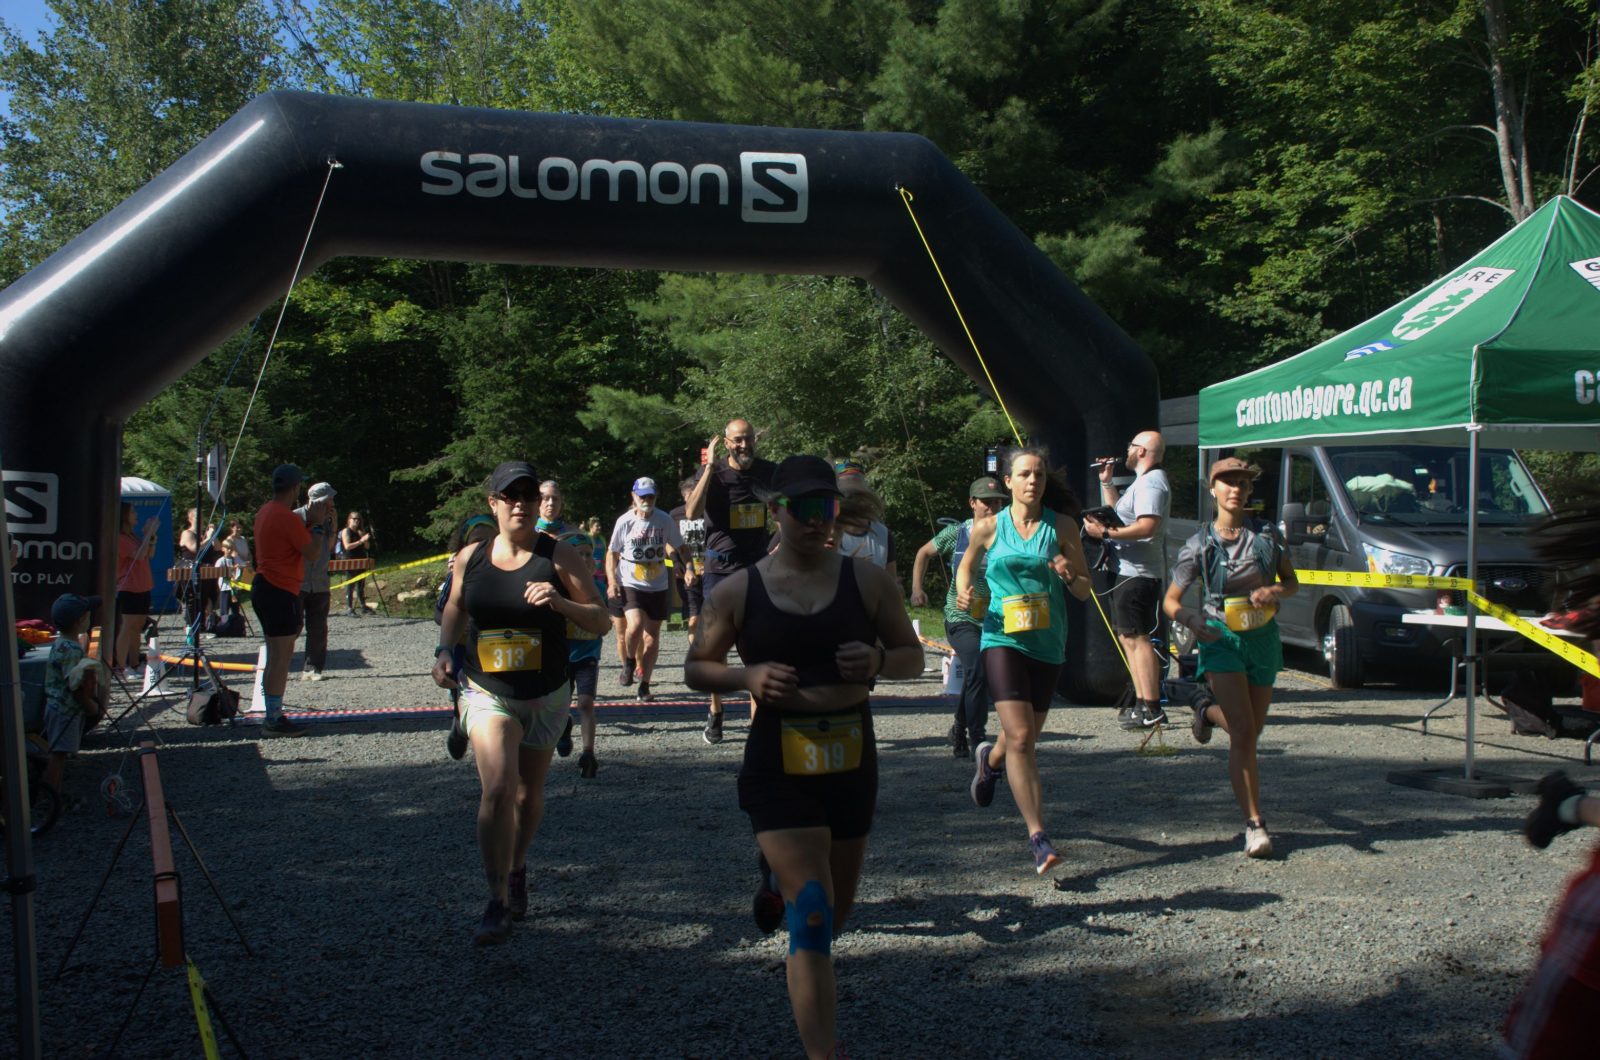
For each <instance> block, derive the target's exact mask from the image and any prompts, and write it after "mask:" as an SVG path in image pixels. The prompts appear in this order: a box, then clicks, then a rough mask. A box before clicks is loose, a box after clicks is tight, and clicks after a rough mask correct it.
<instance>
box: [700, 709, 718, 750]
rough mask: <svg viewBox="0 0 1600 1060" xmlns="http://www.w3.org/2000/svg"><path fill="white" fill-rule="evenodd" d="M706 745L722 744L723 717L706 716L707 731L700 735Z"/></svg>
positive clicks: (716, 715) (715, 715)
mask: <svg viewBox="0 0 1600 1060" xmlns="http://www.w3.org/2000/svg"><path fill="white" fill-rule="evenodd" d="M700 735H701V736H702V737H703V738H704V739H705V741H706V743H712V744H716V743H721V742H722V715H721V714H709V715H707V716H706V730H705V732H703V733H701V734H700Z"/></svg>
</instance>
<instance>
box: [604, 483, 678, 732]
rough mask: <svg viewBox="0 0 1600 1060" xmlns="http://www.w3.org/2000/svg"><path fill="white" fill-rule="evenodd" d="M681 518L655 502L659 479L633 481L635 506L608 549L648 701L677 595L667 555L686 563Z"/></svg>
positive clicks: (609, 579) (612, 589) (611, 590)
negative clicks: (669, 612) (665, 626)
mask: <svg viewBox="0 0 1600 1060" xmlns="http://www.w3.org/2000/svg"><path fill="white" fill-rule="evenodd" d="M682 548H683V541H682V539H680V538H679V537H678V523H677V521H676V520H674V519H673V518H672V517H671V516H669V515H667V513H666V512H663V511H662V510H661V509H659V508H657V507H656V482H655V479H653V478H649V477H640V478H637V479H635V480H634V483H633V506H632V507H630V508H629V509H628V510H627V511H625V512H623V513H622V514H621V515H619V516H618V517H617V525H616V527H615V529H613V530H612V531H611V547H610V549H609V550H608V551H607V553H606V583H607V589H608V593H607V595H608V596H610V597H611V599H613V600H621V601H622V607H623V613H624V615H625V616H626V619H627V627H626V631H625V633H624V636H625V637H626V638H627V642H628V648H627V657H628V658H629V659H632V660H633V661H634V662H635V664H636V665H637V666H638V668H639V699H640V700H642V701H644V702H647V703H648V702H649V701H650V699H651V698H652V695H651V692H650V675H651V673H652V672H653V671H654V670H655V665H656V655H657V654H658V653H659V652H660V650H661V623H662V621H663V620H664V619H665V618H666V617H667V610H668V608H669V606H670V599H671V596H672V588H671V586H672V583H671V581H670V578H671V575H670V574H669V573H668V572H667V565H666V560H667V557H668V556H669V555H670V556H671V557H672V561H673V563H675V564H679V565H682V564H683V552H682Z"/></svg>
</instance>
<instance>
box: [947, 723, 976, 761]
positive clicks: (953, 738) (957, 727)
mask: <svg viewBox="0 0 1600 1060" xmlns="http://www.w3.org/2000/svg"><path fill="white" fill-rule="evenodd" d="M949 740H950V752H951V753H952V754H953V755H955V756H956V757H957V758H965V757H967V756H968V755H970V754H971V753H972V749H971V748H969V747H968V746H967V730H966V729H965V728H964V727H962V724H961V723H960V722H959V721H958V722H956V723H955V724H954V725H952V726H950V733H949Z"/></svg>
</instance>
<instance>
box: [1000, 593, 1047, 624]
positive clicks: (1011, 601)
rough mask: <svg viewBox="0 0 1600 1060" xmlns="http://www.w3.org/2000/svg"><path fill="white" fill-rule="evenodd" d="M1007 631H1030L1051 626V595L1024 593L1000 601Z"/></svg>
mask: <svg viewBox="0 0 1600 1060" xmlns="http://www.w3.org/2000/svg"><path fill="white" fill-rule="evenodd" d="M1000 613H1001V614H1002V615H1003V616H1004V617H1005V631H1006V632H1007V633H1028V632H1031V631H1033V630H1036V629H1049V628H1050V597H1049V596H1048V595H1046V594H1044V593H1023V594H1022V595H1021V596H1008V597H1006V598H1005V599H1003V600H1001V601H1000Z"/></svg>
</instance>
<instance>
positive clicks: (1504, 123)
mask: <svg viewBox="0 0 1600 1060" xmlns="http://www.w3.org/2000/svg"><path fill="white" fill-rule="evenodd" d="M1479 3H1480V4H1481V5H1482V7H1483V22H1484V26H1485V28H1486V29H1487V30H1488V34H1489V83H1490V87H1491V88H1492V89H1493V91H1494V142H1495V150H1496V152H1497V153H1498V154H1499V156H1500V180H1501V182H1502V183H1503V184H1504V185H1505V189H1506V205H1507V206H1508V207H1509V208H1510V210H1511V216H1512V217H1513V218H1514V219H1515V220H1516V221H1518V222H1519V223H1520V222H1521V221H1523V220H1525V219H1526V218H1527V217H1528V215H1529V214H1531V213H1533V210H1534V202H1533V187H1532V183H1531V181H1532V174H1530V173H1529V172H1528V143H1527V137H1526V135H1525V134H1524V128H1523V123H1522V109H1521V107H1520V106H1518V104H1517V87H1516V84H1515V82H1514V81H1513V79H1512V77H1511V74H1510V73H1509V72H1508V71H1507V70H1506V47H1507V44H1508V43H1509V37H1510V33H1509V31H1508V30H1507V28H1506V12H1505V4H1504V2H1503V0H1479Z"/></svg>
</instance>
